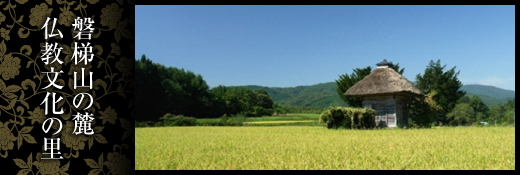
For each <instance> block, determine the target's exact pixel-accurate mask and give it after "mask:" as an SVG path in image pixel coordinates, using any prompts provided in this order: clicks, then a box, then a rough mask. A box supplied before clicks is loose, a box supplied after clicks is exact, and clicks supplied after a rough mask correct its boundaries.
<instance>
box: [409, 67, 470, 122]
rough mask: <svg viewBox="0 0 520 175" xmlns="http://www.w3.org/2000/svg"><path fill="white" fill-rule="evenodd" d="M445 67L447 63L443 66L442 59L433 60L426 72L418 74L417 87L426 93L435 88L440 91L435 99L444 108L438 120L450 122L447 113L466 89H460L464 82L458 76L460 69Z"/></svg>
mask: <svg viewBox="0 0 520 175" xmlns="http://www.w3.org/2000/svg"><path fill="white" fill-rule="evenodd" d="M445 67H446V65H444V66H441V62H440V60H437V62H433V60H431V61H430V64H429V65H428V66H427V67H426V70H425V71H424V74H423V75H421V74H417V76H416V81H417V88H419V89H421V90H422V91H423V92H424V93H426V94H427V93H430V92H431V91H434V90H435V91H437V92H438V94H437V95H436V96H435V97H434V100H435V101H436V102H437V103H438V104H439V106H440V107H441V108H442V109H441V110H440V111H439V113H438V116H437V122H443V123H446V122H449V120H450V119H447V118H446V114H448V113H449V112H451V110H452V109H453V108H455V105H456V104H457V101H458V100H459V99H460V98H462V97H463V96H464V95H465V94H466V92H465V91H462V90H459V89H460V87H462V83H461V82H460V81H459V80H458V78H457V76H458V75H459V73H460V71H457V72H455V68H456V67H453V68H451V69H449V70H447V71H444V68H445Z"/></svg>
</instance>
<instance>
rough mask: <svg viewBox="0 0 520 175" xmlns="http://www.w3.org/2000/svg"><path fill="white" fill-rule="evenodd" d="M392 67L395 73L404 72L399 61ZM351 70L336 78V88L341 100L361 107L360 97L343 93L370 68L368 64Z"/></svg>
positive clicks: (369, 70) (370, 69) (368, 72)
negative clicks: (350, 72)
mask: <svg viewBox="0 0 520 175" xmlns="http://www.w3.org/2000/svg"><path fill="white" fill-rule="evenodd" d="M392 69H394V70H395V71H396V72H397V73H399V74H401V75H402V74H403V73H404V68H400V66H399V63H397V64H395V65H394V66H393V67H392ZM353 71H354V72H352V74H350V75H348V73H346V74H343V75H340V76H339V79H338V80H336V84H337V86H338V87H337V88H336V90H337V92H338V95H339V97H340V98H341V99H342V100H343V101H345V102H347V103H348V104H349V106H352V107H361V106H362V105H363V104H362V101H361V98H356V97H347V96H345V95H344V94H345V92H346V91H347V90H348V89H349V88H350V87H352V86H354V84H356V83H357V82H358V81H360V80H362V79H363V78H365V76H367V75H368V74H370V73H371V72H372V68H371V67H370V66H367V67H365V68H356V69H353Z"/></svg>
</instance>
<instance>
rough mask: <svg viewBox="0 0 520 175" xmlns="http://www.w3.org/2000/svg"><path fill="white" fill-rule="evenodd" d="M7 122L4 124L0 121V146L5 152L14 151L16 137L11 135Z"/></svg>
mask: <svg viewBox="0 0 520 175" xmlns="http://www.w3.org/2000/svg"><path fill="white" fill-rule="evenodd" d="M7 124H8V123H7V122H6V123H5V124H4V123H2V122H1V121H0V146H1V149H2V150H4V151H7V150H12V149H13V146H14V143H13V141H16V137H15V136H14V135H13V133H11V130H10V129H9V128H8V126H7Z"/></svg>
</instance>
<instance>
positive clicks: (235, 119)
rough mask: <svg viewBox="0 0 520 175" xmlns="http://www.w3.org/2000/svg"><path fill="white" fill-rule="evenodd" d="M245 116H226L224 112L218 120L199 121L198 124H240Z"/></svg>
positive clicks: (242, 123)
mask: <svg viewBox="0 0 520 175" xmlns="http://www.w3.org/2000/svg"><path fill="white" fill-rule="evenodd" d="M245 119H246V117H245V116H244V115H240V114H238V115H234V116H231V117H229V116H227V115H226V114H224V115H223V116H222V117H220V121H216V122H215V121H208V122H201V123H199V125H200V126H242V125H244V121H245Z"/></svg>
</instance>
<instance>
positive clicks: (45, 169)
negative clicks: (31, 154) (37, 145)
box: [35, 153, 60, 175]
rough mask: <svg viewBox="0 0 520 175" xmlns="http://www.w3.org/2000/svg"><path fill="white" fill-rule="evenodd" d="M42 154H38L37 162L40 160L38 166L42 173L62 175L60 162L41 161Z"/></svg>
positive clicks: (51, 160)
mask: <svg viewBox="0 0 520 175" xmlns="http://www.w3.org/2000/svg"><path fill="white" fill-rule="evenodd" d="M41 158H42V153H37V154H36V160H39V161H38V163H37V164H35V165H36V167H37V168H38V170H40V173H42V174H45V175H59V174H60V160H53V159H41Z"/></svg>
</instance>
